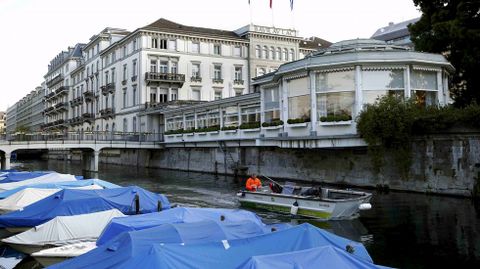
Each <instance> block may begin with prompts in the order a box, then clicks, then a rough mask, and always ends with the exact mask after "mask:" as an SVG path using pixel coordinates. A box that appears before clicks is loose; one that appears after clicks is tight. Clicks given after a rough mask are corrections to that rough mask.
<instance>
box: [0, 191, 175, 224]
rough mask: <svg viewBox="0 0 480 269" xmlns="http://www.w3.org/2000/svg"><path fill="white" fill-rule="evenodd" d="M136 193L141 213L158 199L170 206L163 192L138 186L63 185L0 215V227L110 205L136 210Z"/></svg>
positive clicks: (164, 206) (152, 209)
mask: <svg viewBox="0 0 480 269" xmlns="http://www.w3.org/2000/svg"><path fill="white" fill-rule="evenodd" d="M136 195H138V196H139V200H140V213H149V212H155V211H157V206H158V202H161V206H162V209H168V208H170V203H169V201H168V199H167V198H166V197H165V196H164V195H162V194H156V193H153V192H149V191H147V190H144V189H142V188H140V187H124V188H115V189H104V190H75V189H64V190H61V191H59V192H57V193H55V194H54V195H51V196H48V197H47V198H45V199H42V200H40V201H38V202H36V203H34V204H31V205H29V206H27V207H25V208H24V209H23V210H21V211H14V212H10V213H8V214H5V215H2V216H0V228H2V227H33V226H37V225H39V224H42V223H45V222H47V221H49V220H51V219H53V218H55V217H57V216H72V215H79V214H86V213H93V212H98V211H104V210H109V209H113V208H116V209H118V210H120V211H121V212H122V213H124V214H135V196H136Z"/></svg>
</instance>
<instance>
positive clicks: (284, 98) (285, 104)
mask: <svg viewBox="0 0 480 269" xmlns="http://www.w3.org/2000/svg"><path fill="white" fill-rule="evenodd" d="M281 96H282V101H283V102H282V106H283V107H282V116H283V119H284V120H283V121H284V122H285V124H287V120H288V82H287V80H286V79H282V92H281Z"/></svg>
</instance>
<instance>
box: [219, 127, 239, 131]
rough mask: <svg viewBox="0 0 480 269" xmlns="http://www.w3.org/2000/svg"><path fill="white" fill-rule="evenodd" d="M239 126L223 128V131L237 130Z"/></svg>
mask: <svg viewBox="0 0 480 269" xmlns="http://www.w3.org/2000/svg"><path fill="white" fill-rule="evenodd" d="M237 129H238V126H223V127H222V131H230V130H237Z"/></svg>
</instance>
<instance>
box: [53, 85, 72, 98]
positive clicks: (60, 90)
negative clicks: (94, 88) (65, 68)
mask: <svg viewBox="0 0 480 269" xmlns="http://www.w3.org/2000/svg"><path fill="white" fill-rule="evenodd" d="M69 89H70V87H68V86H61V87H60V88H58V89H57V90H56V91H55V94H57V95H58V96H62V95H65V94H68V90H69Z"/></svg>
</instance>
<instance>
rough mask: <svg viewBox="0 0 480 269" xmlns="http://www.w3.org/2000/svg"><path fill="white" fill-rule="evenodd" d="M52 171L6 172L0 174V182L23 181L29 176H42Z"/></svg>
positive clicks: (29, 177)
mask: <svg viewBox="0 0 480 269" xmlns="http://www.w3.org/2000/svg"><path fill="white" fill-rule="evenodd" d="M50 173H52V172H41V171H36V172H8V173H4V174H0V183H10V182H18V181H23V180H27V179H31V178H36V177H39V176H43V175H46V174H50Z"/></svg>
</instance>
